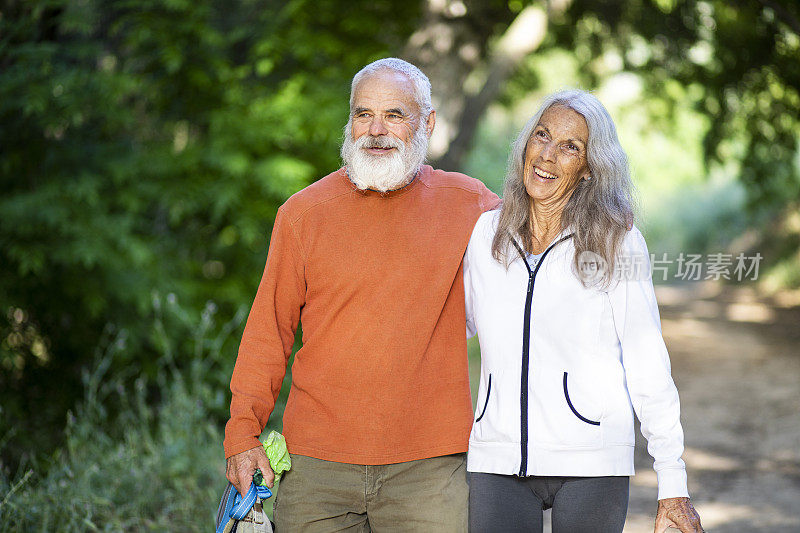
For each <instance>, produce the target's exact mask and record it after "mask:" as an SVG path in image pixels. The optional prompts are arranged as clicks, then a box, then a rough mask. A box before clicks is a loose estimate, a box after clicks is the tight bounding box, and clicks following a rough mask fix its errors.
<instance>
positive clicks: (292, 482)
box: [275, 453, 469, 533]
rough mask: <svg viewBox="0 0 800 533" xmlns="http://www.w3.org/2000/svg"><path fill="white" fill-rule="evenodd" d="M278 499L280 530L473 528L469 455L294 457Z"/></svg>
mask: <svg viewBox="0 0 800 533" xmlns="http://www.w3.org/2000/svg"><path fill="white" fill-rule="evenodd" d="M291 457H292V468H291V470H289V471H288V472H286V473H285V474H284V475H283V478H282V479H281V482H280V488H279V489H278V494H277V496H276V497H275V498H276V499H275V530H276V532H277V533H295V532H315V533H316V532H334V531H353V532H356V531H357V532H371V531H375V532H376V533H383V532H395V531H412V532H416V531H420V532H427V531H431V532H434V531H435V532H443V533H445V532H453V533H462V532H465V531H467V516H468V511H467V502H468V498H469V489H468V487H467V479H466V456H465V454H463V453H462V454H456V455H447V456H444V457H432V458H430V459H420V460H418V461H409V462H406V463H397V464H390V465H377V466H372V465H357V464H348V463H336V462H332V461H323V460H322V459H314V458H312V457H306V456H303V455H292V456H291Z"/></svg>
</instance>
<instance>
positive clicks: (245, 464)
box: [225, 446, 274, 496]
mask: <svg viewBox="0 0 800 533" xmlns="http://www.w3.org/2000/svg"><path fill="white" fill-rule="evenodd" d="M259 452H261V454H260V455H261V456H263V457H264V461H265V462H266V463H267V464H269V461H267V459H266V454H264V449H263V448H261V446H258V447H256V448H251V449H249V450H246V451H243V452H242V453H237V454H236V455H232V456H230V457H228V461H227V467H226V469H225V477H226V478H228V481H230V482H231V483H232V484H233V486H234V487H235V488H236V490H237V491H239V494H241V495H242V496H244V495H245V494H247V491H248V490H250V485H251V484H252V482H253V473H254V472H255V471H256V468H257V467H258V465H259V462H260V461H261V457H260V456H259ZM270 473H272V470H271V469H270ZM265 477H266V476H265ZM273 477H274V474H273Z"/></svg>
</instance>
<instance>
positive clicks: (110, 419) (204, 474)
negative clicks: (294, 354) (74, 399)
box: [0, 300, 243, 532]
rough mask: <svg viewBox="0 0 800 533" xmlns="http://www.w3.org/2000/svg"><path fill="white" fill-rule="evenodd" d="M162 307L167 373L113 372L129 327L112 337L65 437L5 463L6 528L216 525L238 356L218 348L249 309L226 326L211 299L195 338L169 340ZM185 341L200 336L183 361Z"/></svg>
mask: <svg viewBox="0 0 800 533" xmlns="http://www.w3.org/2000/svg"><path fill="white" fill-rule="evenodd" d="M167 302H168V305H167V306H166V307H170V306H171V307H172V311H173V312H177V311H179V309H178V308H177V304H176V303H175V302H174V301H172V302H169V300H167ZM167 310H169V309H167ZM158 311H160V308H159V309H157V313H156V316H157V318H156V324H155V331H156V333H158V332H159V330H160V331H161V336H162V339H161V340H162V342H163V353H164V356H163V357H162V358H161V359H160V361H159V363H158V364H159V365H160V371H159V373H158V377H157V379H155V380H154V382H147V381H146V380H145V379H144V378H143V377H140V376H137V375H136V372H134V371H132V370H130V371H127V372H122V373H117V374H116V375H115V374H112V372H111V371H110V370H109V369H110V368H113V367H114V365H113V364H112V362H113V361H114V358H115V357H119V356H120V355H121V352H122V351H124V349H125V347H124V336H122V335H118V336H117V337H116V338H115V339H113V340H112V342H110V343H108V346H107V347H106V348H105V349H104V350H102V351H101V352H100V353H98V356H97V358H96V363H95V365H94V368H92V369H91V370H90V371H87V372H86V373H85V374H84V379H83V381H84V390H85V395H84V398H83V401H82V402H81V403H80V404H79V406H78V407H77V409H76V410H75V411H74V412H73V413H70V415H69V417H68V421H67V427H66V430H65V432H66V435H65V437H66V438H65V442H66V444H65V446H64V447H63V448H62V449H60V450H58V451H57V452H56V453H55V454H54V455H53V456H52V457H51V458H50V460H48V461H41V460H38V461H35V462H32V463H30V464H26V465H24V466H23V467H22V468H20V470H19V471H18V472H17V473H16V474H15V475H13V476H12V475H10V474H9V473H8V472H6V471H5V469H3V470H2V471H0V495H2V496H1V497H0V532H11V531H60V532H62V531H63V532H73V531H74V532H78V531H80V532H84V531H208V530H209V529H210V528H211V527H212V524H213V522H214V516H215V514H216V509H217V504H218V501H219V497H220V495H221V494H222V491H223V489H224V488H225V484H226V480H225V473H224V469H225V460H224V456H223V452H222V439H223V425H222V423H221V422H220V417H219V413H220V412H221V411H222V412H224V411H225V410H226V409H227V405H228V402H229V397H228V395H227V394H226V391H225V390H224V388H223V387H222V386H221V382H223V381H226V380H227V377H225V376H228V377H229V376H230V371H231V370H232V363H233V360H232V359H230V360H229V361H227V362H224V363H222V362H221V361H220V359H222V357H221V354H220V353H219V351H218V348H219V346H221V342H220V341H221V339H222V337H223V336H227V335H230V334H231V332H232V331H233V330H234V329H237V327H236V326H237V324H236V323H235V322H236V321H238V322H241V320H242V318H243V314H242V313H240V314H238V315H237V317H236V318H234V320H233V321H232V322H231V323H228V324H225V325H223V326H222V327H220V328H217V327H215V325H214V322H213V313H214V308H213V306H211V305H210V306H209V307H207V308H206V311H204V313H203V316H202V318H201V320H199V321H195V322H196V324H197V325H196V326H194V327H193V331H192V332H189V333H190V334H191V335H190V336H189V337H186V336H185V335H183V333H184V332H181V333H176V334H174V336H176V337H181V338H180V339H169V338H168V337H167V336H166V333H165V332H166V329H165V328H163V325H160V324H163V322H160V320H161V317H160V314H159V312H158ZM186 338H191V339H192V342H190V343H188V344H187V343H185V342H184V341H185V339H186ZM179 345H184V346H188V345H193V346H191V347H190V348H188V349H190V350H191V353H190V354H188V355H191V356H192V357H191V358H188V360H189V361H190V362H189V363H188V364H184V365H183V366H182V368H178V366H177V365H176V364H175V360H176V356H179V355H187V354H180V353H177V352H176V350H178V349H179V348H177V346H179ZM183 349H187V348H183ZM179 360H187V358H186V357H183V358H182V359H179ZM9 440H10V439H9V438H5V439H3V440H2V441H0V445H6V444H7V443H8V442H9Z"/></svg>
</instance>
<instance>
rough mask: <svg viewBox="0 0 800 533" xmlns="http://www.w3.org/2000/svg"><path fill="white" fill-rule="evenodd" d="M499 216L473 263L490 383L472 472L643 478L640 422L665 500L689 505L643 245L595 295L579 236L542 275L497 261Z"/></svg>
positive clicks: (626, 254)
mask: <svg viewBox="0 0 800 533" xmlns="http://www.w3.org/2000/svg"><path fill="white" fill-rule="evenodd" d="M498 215H499V210H495V211H490V212H487V213H484V214H483V215H482V216H481V217H480V218H479V219H478V222H477V224H476V226H475V229H474V230H473V232H472V237H471V239H470V242H469V246H468V248H467V252H466V255H465V257H464V283H465V289H466V311H467V334H468V335H469V336H472V335H474V334H475V333H476V332H477V334H478V337H479V341H480V347H481V378H480V387H479V389H478V402H477V408H476V413H475V422H474V424H473V426H472V432H471V434H470V439H469V454H468V458H467V469H468V470H469V471H470V472H487V473H495V474H514V475H520V476H526V475H527V476H532V475H536V476H625V475H633V473H634V469H633V446H634V430H633V414H634V412H635V413H636V416H637V417H638V418H639V421H640V422H641V430H642V434H643V435H644V437H645V438H646V439H647V443H648V446H647V449H648V451H649V452H650V455H652V456H653V458H654V460H655V461H654V468H655V471H656V474H657V476H658V498H659V499H662V498H671V497H679V496H688V495H689V494H688V490H687V485H686V468H685V465H684V463H683V461H682V460H681V455H682V454H683V430H682V428H681V424H680V405H679V402H678V391H677V389H676V388H675V384H674V382H673V381H672V376H671V374H670V362H669V355H668V354H667V349H666V346H665V345H664V340H663V337H662V335H661V322H660V318H659V314H658V306H657V305H656V299H655V293H654V291H653V284H652V281H651V279H650V262H649V256H648V252H647V246H646V244H645V242H644V238H643V237H642V234H641V233H640V232H639V230H638V229H636V228H635V227H634V228H633V229H632V230H630V231H629V232H628V233H627V235H626V237H625V239H624V242H623V251H622V256H621V259H620V261H619V264H618V267H621V270H622V276H621V279H620V276H616V277H615V281H613V282H612V284H611V286H610V287H609V288H608V289H605V290H599V289H596V288H585V287H584V286H583V284H582V283H581V282H580V280H579V279H578V278H577V277H576V275H575V274H574V270H573V266H572V265H573V256H574V253H575V248H574V245H573V242H572V239H571V238H570V237H571V236H570V232H569V231H565V232H563V233H562V234H561V235H559V236H558V237H557V238H556V239H555V240H554V241H553V243H554V244H551V245H550V247H549V248H548V249H547V250H546V251H545V253H544V254H543V255H541V256H540V259H539V262H538V265H537V266H534V265H533V263H532V262H529V261H528V259H527V258H526V260H523V258H522V255H521V254H520V253H518V250H514V249H512V250H511V251H512V252H514V254H515V256H516V257H515V258H514V261H513V262H512V263H511V264H510V265H509V268H508V270H506V268H505V267H504V266H503V265H502V264H501V263H499V262H498V261H496V260H495V259H494V258H493V257H492V252H491V245H492V239H493V237H494V233H495V228H496V224H497V218H498Z"/></svg>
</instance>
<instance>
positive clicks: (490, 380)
mask: <svg viewBox="0 0 800 533" xmlns="http://www.w3.org/2000/svg"><path fill="white" fill-rule="evenodd" d="M491 394H492V375H491V374H489V384H488V385H487V386H486V400H484V402H483V409H482V410H481V414H480V416H479V417H478V418H476V419H475V423H476V424H477V423H478V422H480V421H481V418H483V415H485V414H486V408H487V407H488V406H489V396H490V395H491Z"/></svg>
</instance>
